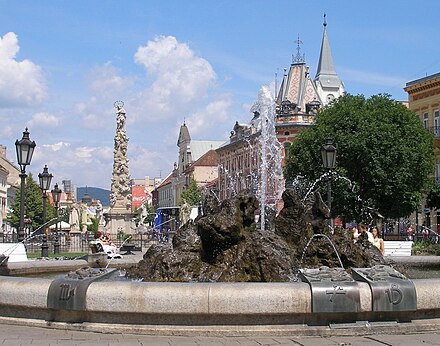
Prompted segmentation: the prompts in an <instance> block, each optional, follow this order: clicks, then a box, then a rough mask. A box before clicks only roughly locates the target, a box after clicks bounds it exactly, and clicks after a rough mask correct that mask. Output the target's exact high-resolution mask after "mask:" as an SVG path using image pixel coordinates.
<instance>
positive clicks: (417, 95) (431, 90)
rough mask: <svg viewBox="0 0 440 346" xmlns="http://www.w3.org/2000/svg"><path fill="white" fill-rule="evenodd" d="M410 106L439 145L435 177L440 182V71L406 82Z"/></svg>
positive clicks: (437, 145)
mask: <svg viewBox="0 0 440 346" xmlns="http://www.w3.org/2000/svg"><path fill="white" fill-rule="evenodd" d="M404 90H405V91H406V92H407V93H408V107H409V109H410V110H412V111H413V112H415V113H416V114H417V116H418V117H419V119H420V120H421V121H422V122H423V126H424V127H425V129H426V130H427V131H429V132H431V133H432V134H433V135H434V138H435V144H436V147H437V150H436V157H437V167H436V172H435V178H436V180H437V181H438V182H440V150H439V148H440V73H436V74H433V75H431V76H427V77H424V78H420V79H416V80H414V81H411V82H408V83H406V87H405V88H404Z"/></svg>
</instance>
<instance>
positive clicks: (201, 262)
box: [129, 190, 384, 282]
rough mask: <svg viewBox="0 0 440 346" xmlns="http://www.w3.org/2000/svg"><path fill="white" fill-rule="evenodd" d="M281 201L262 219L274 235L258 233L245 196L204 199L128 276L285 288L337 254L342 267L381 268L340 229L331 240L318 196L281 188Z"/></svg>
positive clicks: (377, 257) (330, 263)
mask: <svg viewBox="0 0 440 346" xmlns="http://www.w3.org/2000/svg"><path fill="white" fill-rule="evenodd" d="M283 201H284V208H283V209H282V210H281V212H280V213H279V215H278V216H277V217H276V218H274V219H273V220H271V221H270V222H272V224H273V225H274V230H258V229H256V224H255V219H254V215H255V211H256V210H257V208H258V202H257V200H256V199H255V197H254V196H252V195H251V194H249V193H242V194H240V195H238V196H236V197H235V198H232V199H230V200H227V201H223V202H222V203H219V202H218V200H217V199H216V198H215V196H213V195H208V196H205V199H204V205H203V211H204V215H203V216H199V217H198V218H197V219H196V220H195V221H194V222H192V221H189V222H188V223H187V224H185V225H183V226H182V227H181V228H180V229H179V231H178V232H177V233H176V235H175V236H174V238H173V241H172V247H164V246H161V245H153V246H152V247H150V248H149V249H148V251H147V252H146V253H145V254H144V257H143V260H141V261H140V262H139V264H138V265H137V267H136V268H132V269H131V270H129V276H132V277H142V278H143V279H144V281H184V282H189V281H201V282H210V281H219V282H250V281H257V282H276V281H279V282H286V281H291V280H293V279H294V278H295V277H296V273H297V271H298V269H299V268H317V267H320V266H327V267H330V268H335V267H340V262H339V259H338V256H337V253H338V254H339V258H340V261H341V262H342V264H343V267H344V268H345V269H349V268H353V267H354V268H364V267H371V266H373V265H377V264H384V259H383V257H382V255H381V254H380V251H379V250H378V249H377V248H375V247H374V246H372V245H371V244H370V243H369V242H368V241H367V242H365V241H360V242H357V243H354V242H353V238H352V233H351V232H349V231H346V230H342V229H337V230H336V231H335V232H334V234H331V232H330V230H329V229H328V227H327V226H326V218H327V217H328V209H326V206H325V204H324V202H323V201H322V198H321V196H320V195H319V194H312V195H311V196H310V197H309V198H308V199H307V200H305V201H303V200H302V197H300V196H299V195H298V194H297V193H296V192H295V191H293V190H286V191H285V192H284V193H283ZM269 224H270V223H269ZM327 237H328V238H327ZM312 238H313V239H312ZM310 239H312V240H310ZM329 239H330V240H329ZM333 246H334V247H335V249H336V251H335V249H334V248H333ZM336 252H337V253H336Z"/></svg>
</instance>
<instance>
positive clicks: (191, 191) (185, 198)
mask: <svg viewBox="0 0 440 346" xmlns="http://www.w3.org/2000/svg"><path fill="white" fill-rule="evenodd" d="M185 202H186V203H188V204H189V205H191V206H194V205H200V204H201V203H202V193H201V192H200V191H199V188H198V187H197V183H196V181H195V180H194V179H191V180H190V181H189V184H188V187H187V188H186V189H185V190H183V192H182V194H181V195H180V203H179V204H180V205H182V204H183V203H185Z"/></svg>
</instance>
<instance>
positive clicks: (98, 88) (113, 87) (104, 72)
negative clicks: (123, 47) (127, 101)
mask: <svg viewBox="0 0 440 346" xmlns="http://www.w3.org/2000/svg"><path fill="white" fill-rule="evenodd" d="M118 72H119V71H118V70H117V69H116V68H115V67H114V66H113V65H112V63H111V62H110V61H109V62H106V63H105V64H103V65H100V66H96V67H95V68H93V69H92V70H91V72H90V74H89V76H88V79H89V88H90V90H91V91H92V92H93V93H94V94H95V95H99V97H100V98H101V99H107V100H114V101H116V98H117V96H118V95H120V94H122V93H124V91H125V90H126V89H128V88H131V87H132V86H133V84H134V82H135V79H134V78H133V77H121V76H118Z"/></svg>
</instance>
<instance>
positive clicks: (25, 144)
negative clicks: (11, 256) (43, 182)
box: [15, 128, 36, 242]
mask: <svg viewBox="0 0 440 346" xmlns="http://www.w3.org/2000/svg"><path fill="white" fill-rule="evenodd" d="M35 145H36V144H35V141H31V140H30V138H29V132H28V129H27V128H26V130H25V131H24V132H23V138H22V139H21V140H18V139H17V140H16V141H15V150H16V152H17V163H18V165H19V166H20V178H21V186H20V226H19V228H18V242H22V241H23V240H24V189H25V184H26V176H27V175H26V166H27V165H30V164H31V160H32V155H33V154H34V149H35Z"/></svg>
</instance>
